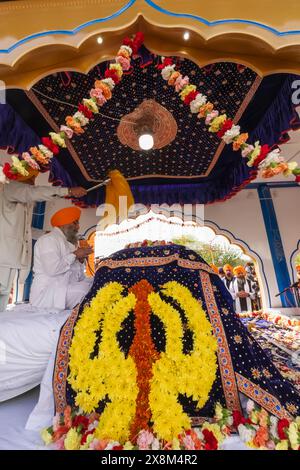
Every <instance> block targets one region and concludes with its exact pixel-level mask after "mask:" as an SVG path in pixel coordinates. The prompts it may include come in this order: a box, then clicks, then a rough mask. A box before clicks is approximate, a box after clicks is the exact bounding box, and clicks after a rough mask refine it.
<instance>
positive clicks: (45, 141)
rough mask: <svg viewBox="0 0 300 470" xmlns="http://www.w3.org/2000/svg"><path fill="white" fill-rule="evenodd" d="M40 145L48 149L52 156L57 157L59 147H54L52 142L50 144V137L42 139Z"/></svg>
mask: <svg viewBox="0 0 300 470" xmlns="http://www.w3.org/2000/svg"><path fill="white" fill-rule="evenodd" d="M42 144H43V145H45V147H47V149H49V150H50V151H51V152H52V153H53V155H58V154H59V147H58V145H55V144H54V142H52V139H50V137H42Z"/></svg>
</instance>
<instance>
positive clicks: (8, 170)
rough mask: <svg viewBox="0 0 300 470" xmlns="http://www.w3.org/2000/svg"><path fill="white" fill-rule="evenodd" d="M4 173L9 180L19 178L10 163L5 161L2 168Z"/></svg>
mask: <svg viewBox="0 0 300 470" xmlns="http://www.w3.org/2000/svg"><path fill="white" fill-rule="evenodd" d="M2 171H3V173H4V174H5V176H6V178H8V179H9V180H16V179H18V175H17V173H14V172H13V171H11V166H10V164H9V163H5V164H4V166H3V169H2Z"/></svg>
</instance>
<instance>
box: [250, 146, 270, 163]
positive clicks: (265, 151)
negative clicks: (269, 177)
mask: <svg viewBox="0 0 300 470" xmlns="http://www.w3.org/2000/svg"><path fill="white" fill-rule="evenodd" d="M270 150H271V149H270V147H269V146H268V145H267V144H264V145H263V146H262V147H261V150H260V154H259V155H257V157H256V159H255V160H254V162H253V166H258V165H259V164H260V162H262V161H263V160H264V159H265V158H266V156H267V155H268V153H269V152H270Z"/></svg>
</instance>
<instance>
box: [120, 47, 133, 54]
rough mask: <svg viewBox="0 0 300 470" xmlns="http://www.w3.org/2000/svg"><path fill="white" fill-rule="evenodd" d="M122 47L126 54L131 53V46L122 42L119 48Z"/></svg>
mask: <svg viewBox="0 0 300 470" xmlns="http://www.w3.org/2000/svg"><path fill="white" fill-rule="evenodd" d="M122 49H124V50H125V51H127V52H128V54H130V55H131V54H132V49H131V47H129V46H125V45H124V44H122V46H121V47H120V50H122Z"/></svg>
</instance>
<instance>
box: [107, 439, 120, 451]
mask: <svg viewBox="0 0 300 470" xmlns="http://www.w3.org/2000/svg"><path fill="white" fill-rule="evenodd" d="M119 445H120V442H118V441H111V442H109V443H108V444H107V446H106V447H105V450H112V448H113V447H116V446H119Z"/></svg>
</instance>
